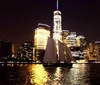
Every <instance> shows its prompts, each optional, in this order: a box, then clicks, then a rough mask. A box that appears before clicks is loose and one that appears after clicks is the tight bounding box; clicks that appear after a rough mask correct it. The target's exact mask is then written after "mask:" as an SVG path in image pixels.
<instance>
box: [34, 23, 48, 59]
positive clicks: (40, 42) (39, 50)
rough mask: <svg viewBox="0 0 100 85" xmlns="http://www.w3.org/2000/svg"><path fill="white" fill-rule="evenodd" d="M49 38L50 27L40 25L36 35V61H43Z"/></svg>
mask: <svg viewBox="0 0 100 85" xmlns="http://www.w3.org/2000/svg"><path fill="white" fill-rule="evenodd" d="M48 37H50V26H49V25H47V24H42V23H39V24H38V27H37V28H36V29H35V35H34V50H35V51H34V52H35V53H34V54H35V60H40V61H42V60H43V56H44V52H45V49H46V45H47V40H48Z"/></svg>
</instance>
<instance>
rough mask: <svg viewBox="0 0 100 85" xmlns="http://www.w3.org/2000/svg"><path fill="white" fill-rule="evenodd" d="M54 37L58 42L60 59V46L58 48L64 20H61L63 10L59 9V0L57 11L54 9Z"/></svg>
mask: <svg viewBox="0 0 100 85" xmlns="http://www.w3.org/2000/svg"><path fill="white" fill-rule="evenodd" d="M53 18H54V20H53V39H54V40H55V42H56V48H57V55H58V60H59V48H58V40H59V41H62V40H61V33H62V24H61V23H62V22H61V12H60V11H59V10H58V0H57V6H56V11H54V16H53Z"/></svg>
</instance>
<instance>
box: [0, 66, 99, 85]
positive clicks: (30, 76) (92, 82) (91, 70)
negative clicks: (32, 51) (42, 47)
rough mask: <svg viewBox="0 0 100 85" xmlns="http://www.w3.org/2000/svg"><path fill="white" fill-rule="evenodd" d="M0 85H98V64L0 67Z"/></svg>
mask: <svg viewBox="0 0 100 85" xmlns="http://www.w3.org/2000/svg"><path fill="white" fill-rule="evenodd" d="M0 85H100V64H73V66H72V67H71V68H66V67H43V66H42V65H39V64H36V65H34V64H24V65H20V66H19V65H16V66H14V65H8V66H0Z"/></svg>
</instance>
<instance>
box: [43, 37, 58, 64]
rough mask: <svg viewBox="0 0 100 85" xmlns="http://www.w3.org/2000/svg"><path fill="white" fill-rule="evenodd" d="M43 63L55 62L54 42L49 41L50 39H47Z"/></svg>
mask: <svg viewBox="0 0 100 85" xmlns="http://www.w3.org/2000/svg"><path fill="white" fill-rule="evenodd" d="M43 62H45V63H49V62H57V57H56V44H55V41H54V40H53V39H51V38H50V37H49V38H48V41H47V46H46V51H45V55H44V58H43Z"/></svg>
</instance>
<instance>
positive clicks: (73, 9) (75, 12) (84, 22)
mask: <svg viewBox="0 0 100 85" xmlns="http://www.w3.org/2000/svg"><path fill="white" fill-rule="evenodd" d="M0 5H1V8H0V10H1V13H0V18H1V19H0V22H1V23H0V39H1V40H2V39H8V40H10V41H11V42H13V43H14V45H15V47H16V48H17V47H19V46H20V45H21V44H22V43H24V42H25V41H27V40H33V31H34V29H36V26H37V24H38V23H45V24H48V25H50V26H51V28H52V29H51V31H52V30H53V11H55V10H56V0H53V1H51V0H49V1H47V0H42V1H40V0H38V1H37V0H34V1H32V0H30V1H26V2H25V1H24V2H22V1H17V2H14V1H11V2H2V3H0ZM98 5H99V4H98V3H97V2H96V1H95V2H92V1H89V0H88V1H87V0H84V1H79V0H76V1H74V0H71V1H68V0H67V1H66V0H59V10H60V11H61V12H62V29H64V30H69V31H75V32H77V34H80V35H84V36H85V37H86V39H87V40H88V41H95V40H100V38H99V37H98V36H99V27H100V26H99V21H100V17H99V12H98V10H99V8H100V7H99V6H98Z"/></svg>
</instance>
